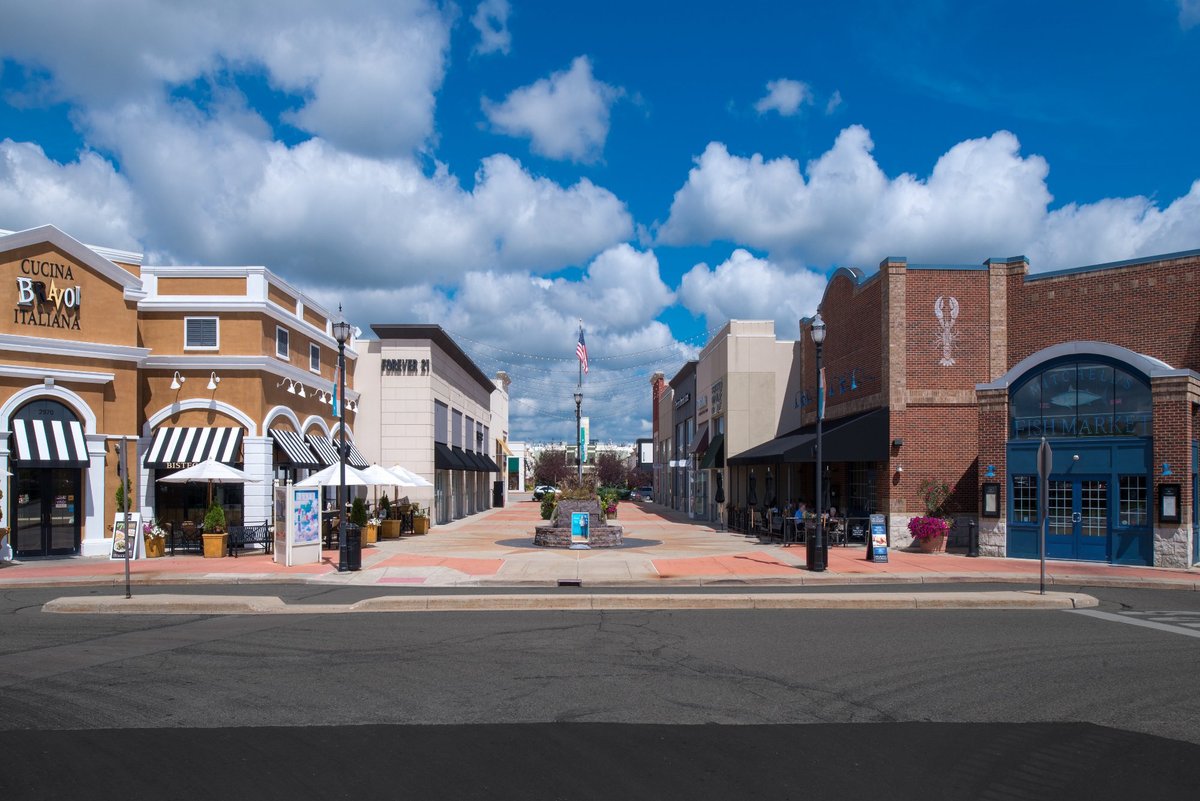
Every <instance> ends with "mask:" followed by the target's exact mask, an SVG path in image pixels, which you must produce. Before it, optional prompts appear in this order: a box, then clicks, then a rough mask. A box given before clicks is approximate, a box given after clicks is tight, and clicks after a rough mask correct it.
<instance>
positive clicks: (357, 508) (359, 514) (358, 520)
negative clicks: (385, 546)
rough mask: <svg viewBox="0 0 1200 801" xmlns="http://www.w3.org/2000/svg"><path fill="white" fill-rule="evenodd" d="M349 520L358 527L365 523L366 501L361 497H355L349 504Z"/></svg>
mask: <svg viewBox="0 0 1200 801" xmlns="http://www.w3.org/2000/svg"><path fill="white" fill-rule="evenodd" d="M350 522H351V523H353V524H354V525H356V526H358V527H360V528H361V527H362V526H365V525H366V524H367V503H366V501H364V500H363V499H362V498H359V497H355V499H354V501H353V502H352V503H351V504H350Z"/></svg>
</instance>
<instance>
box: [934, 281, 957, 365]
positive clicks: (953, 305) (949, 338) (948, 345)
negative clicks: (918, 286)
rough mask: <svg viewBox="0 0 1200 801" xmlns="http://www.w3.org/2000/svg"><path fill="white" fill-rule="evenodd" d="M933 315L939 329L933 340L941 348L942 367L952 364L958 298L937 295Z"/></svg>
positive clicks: (955, 337)
mask: <svg viewBox="0 0 1200 801" xmlns="http://www.w3.org/2000/svg"><path fill="white" fill-rule="evenodd" d="M933 316H934V317H936V318H937V321H938V327H939V329H940V330H939V331H938V333H937V337H936V338H935V340H934V342H935V344H937V345H938V346H939V347H940V348H941V349H942V359H941V362H940V364H941V365H942V367H953V366H954V340H956V339H958V334H957V333H956V332H955V330H954V324H955V322H957V320H958V298H953V297H951V298H946V297H943V296H941V295H938V299H937V300H935V301H934V302H933Z"/></svg>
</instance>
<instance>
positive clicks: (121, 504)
mask: <svg viewBox="0 0 1200 801" xmlns="http://www.w3.org/2000/svg"><path fill="white" fill-rule="evenodd" d="M126 495H130V496H132V495H133V483H132V482H130V480H129V477H128V476H126V478H125V483H124V485H122V484H121V481H120V480H118V481H117V492H116V495H115V497H116V500H117V511H118V512H120V511H121V510H122V509H124V508H125V496H126Z"/></svg>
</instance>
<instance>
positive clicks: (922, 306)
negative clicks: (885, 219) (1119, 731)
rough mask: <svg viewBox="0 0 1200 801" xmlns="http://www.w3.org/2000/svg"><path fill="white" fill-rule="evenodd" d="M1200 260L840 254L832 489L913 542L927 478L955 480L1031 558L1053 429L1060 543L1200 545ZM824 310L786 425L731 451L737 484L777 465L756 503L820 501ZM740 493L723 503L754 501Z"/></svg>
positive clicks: (1062, 549)
mask: <svg viewBox="0 0 1200 801" xmlns="http://www.w3.org/2000/svg"><path fill="white" fill-rule="evenodd" d="M1198 276H1200V251H1191V252H1187V253H1176V254H1170V255H1165V256H1156V257H1152V258H1146V259H1137V260H1132V261H1126V262H1119V263H1113V264H1101V265H1095V266H1090V267H1082V268H1077V269H1071V270H1062V271H1057V272H1053V273H1041V274H1037V275H1030V274H1029V263H1028V261H1027V260H1026V259H1025V258H1023V257H1017V258H1011V259H990V260H988V261H987V262H985V263H983V264H982V265H917V264H911V265H910V264H908V263H907V262H906V260H905V259H903V258H887V259H885V260H883V262H882V263H881V264H880V267H879V271H878V272H876V273H874V274H873V275H871V276H869V277H867V276H865V275H864V274H863V273H862V272H861V271H858V270H854V269H844V268H843V269H839V270H838V271H836V272H835V273H834V274H833V276H832V277H831V278H830V281H829V284H828V286H827V287H826V291H825V295H824V297H823V299H822V301H821V306H820V311H821V315H822V317H823V318H824V320H825V323H826V328H827V335H826V340H825V345H824V352H823V356H824V366H825V371H826V392H827V394H826V413H825V422H824V429H825V436H824V438H823V443H824V451H825V452H824V461H825V463H826V470H827V474H826V475H827V479H828V480H827V481H826V482H825V485H826V487H827V489H826V498H825V499H824V504H825V505H826V506H829V505H833V506H836V507H838V508H839V509H840V510H841V512H842V514H845V515H848V516H850V517H852V518H859V519H861V518H862V517H863V516H865V515H867V514H869V513H871V512H883V513H885V514H887V515H888V521H889V532H890V536H891V541H892V545H893V546H904V545H907V544H908V543H909V542H910V537H909V534H908V530H907V524H908V521H909V520H911V519H912V518H913V517H914V516H918V515H920V514H923V513H924V509H923V503H922V498H921V493H920V485H921V482H922V481H923V480H924V479H941V480H945V481H946V482H947V483H949V484H951V485H953V487H954V493H953V495H952V498H951V510H952V513H953V514H954V515H955V516H956V517H958V518H960V519H962V520H966V519H969V518H974V519H976V520H978V522H979V525H980V535H981V547H982V549H983V552H984V553H985V554H987V555H996V556H1003V555H1007V556H1024V557H1027V556H1036V555H1037V524H1036V520H1038V519H1039V516H1040V510H1038V509H1037V493H1036V483H1037V482H1036V469H1035V464H1034V459H1035V456H1036V451H1037V447H1038V445H1039V444H1040V442H1041V438H1042V436H1043V435H1045V436H1046V437H1047V440H1048V441H1049V444H1050V446H1051V447H1052V449H1053V451H1054V463H1053V469H1052V474H1051V484H1050V495H1049V505H1048V507H1047V509H1046V512H1047V513H1048V515H1049V528H1048V531H1049V535H1048V539H1047V552H1048V555H1049V556H1050V557H1052V558H1067V559H1087V560H1095V561H1104V562H1113V563H1127V564H1153V565H1159V566H1181V565H1186V564H1191V563H1193V562H1196V561H1200V549H1198V544H1197V539H1198V538H1197V536H1196V528H1195V526H1196V515H1195V509H1194V499H1195V497H1196V493H1197V486H1196V481H1197V479H1196V464H1197V457H1198V453H1197V450H1198V446H1197V439H1198V437H1200V426H1198V421H1197V409H1198V408H1200V374H1198V371H1200V293H1197V291H1196V289H1197V283H1198V281H1200V277H1198ZM1147 312H1149V314H1147ZM811 322H812V321H811V320H802V321H801V337H800V341H799V342H798V343H797V345H798V347H797V354H796V357H795V359H794V361H793V364H792V366H791V374H790V376H789V378H788V396H787V397H786V398H785V399H784V402H783V407H782V408H781V409H780V413H779V417H778V420H779V422H778V425H777V433H776V436H775V437H774V438H773V439H772V440H770V441H768V442H765V443H763V444H761V445H759V446H757V447H754V448H750V449H748V450H745V451H742V452H740V453H739V452H737V451H732V450H731V455H730V458H729V459H728V460H727V464H728V467H727V472H728V474H727V475H726V476H725V480H726V481H727V482H728V483H729V484H730V486H731V487H734V488H736V487H738V486H740V485H746V484H748V483H749V481H750V480H751V479H752V478H756V479H757V481H758V482H764V483H757V486H756V489H757V492H756V493H754V496H756V497H755V500H757V501H758V505H759V506H760V507H761V506H762V505H763V504H765V503H768V502H769V501H773V502H774V503H775V505H778V506H779V507H781V508H782V507H784V506H786V505H787V504H788V503H792V502H798V501H801V500H803V501H808V502H810V503H811V502H812V500H813V499H812V498H811V497H808V496H811V494H812V490H811V488H812V487H813V486H814V481H813V479H814V477H815V476H814V474H813V469H814V466H815V456H814V453H813V451H814V450H815V449H814V447H813V445H814V440H815V421H816V414H817V412H816V409H817V404H816V395H817V372H816V364H815V347H814V345H813V343H812V339H811ZM765 482H769V483H770V486H771V489H770V491H769V492H766V493H764V489H765ZM765 494H769V495H770V496H771V497H770V498H769V499H768V498H767V497H764V495H765ZM732 495H733V497H732V498H731V500H730V502H729V504H728V506H730V507H736V506H737V504H738V502H739V501H738V499H739V498H740V499H742V500H741V501H740V503H741V504H742V505H743V506H746V505H747V504H746V500H745V499H746V498H747V494H745V493H739V492H737V490H736V489H735V492H734V493H733V494H732ZM985 501H986V506H985ZM737 511H744V509H742V510H738V509H736V508H729V509H726V510H725V514H726V519H731V518H730V517H729V515H730V514H732V513H734V512H737Z"/></svg>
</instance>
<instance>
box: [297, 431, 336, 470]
mask: <svg viewBox="0 0 1200 801" xmlns="http://www.w3.org/2000/svg"><path fill="white" fill-rule="evenodd" d="M304 438H305V439H306V440H308V444H309V445H311V446H312V449H313V451H314V452H315V453H316V454H317V458H318V459H320V460H321V463H322V464H324V465H325V466H329V465H331V464H337V463H338V462H340V461H341V460H340V459H338V452H337V446H336V445H334V444H333V441H332V440H330V439H329V437H327V436H325V435H324V434H306V435H305V437H304Z"/></svg>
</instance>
